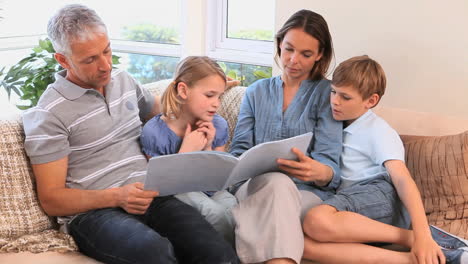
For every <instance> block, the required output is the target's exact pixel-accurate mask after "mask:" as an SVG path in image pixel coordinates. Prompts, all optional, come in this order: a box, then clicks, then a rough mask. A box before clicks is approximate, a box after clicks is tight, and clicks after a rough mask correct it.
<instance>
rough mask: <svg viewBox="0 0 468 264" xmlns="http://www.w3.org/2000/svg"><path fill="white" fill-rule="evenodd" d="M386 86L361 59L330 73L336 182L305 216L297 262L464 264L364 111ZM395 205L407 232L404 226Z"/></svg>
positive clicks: (398, 148)
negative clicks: (338, 136)
mask: <svg viewBox="0 0 468 264" xmlns="http://www.w3.org/2000/svg"><path fill="white" fill-rule="evenodd" d="M385 85H386V78H385V73H384V71H383V69H382V68H381V66H380V65H379V64H378V63H377V62H375V61H374V60H372V59H370V58H369V57H368V56H359V57H354V58H351V59H349V60H346V61H344V62H343V63H341V64H340V65H339V66H338V67H337V68H336V70H335V72H334V74H333V80H332V90H331V97H330V101H331V107H332V113H333V118H334V119H336V120H339V121H343V122H344V127H345V129H344V131H343V153H342V154H341V159H340V167H341V179H342V183H341V185H340V187H339V188H338V190H337V193H336V195H335V196H334V197H333V198H330V199H328V200H325V201H324V202H323V204H322V205H320V206H317V207H315V208H313V209H311V210H310V211H309V212H308V213H307V215H306V217H305V219H304V223H303V226H304V232H305V234H306V239H305V249H304V257H305V258H308V259H313V260H316V261H318V262H320V263H434V264H435V263H445V261H446V260H447V263H468V262H465V261H468V257H467V253H466V252H465V251H464V250H463V249H462V247H467V246H468V245H467V244H466V243H465V242H464V241H462V240H461V239H458V238H457V237H455V236H452V235H450V234H448V233H446V232H444V231H442V230H440V229H437V228H435V227H432V226H431V227H429V224H428V222H427V219H426V216H425V212H424V207H423V203H422V201H421V196H420V194H419V191H418V189H417V186H416V184H415V182H414V180H413V179H412V178H411V175H410V173H409V171H408V169H407V168H406V165H405V163H404V148H403V144H402V142H401V140H400V137H399V136H398V134H397V132H396V131H395V130H393V129H392V128H391V127H390V126H389V125H388V124H387V123H386V122H385V121H384V120H383V119H381V118H380V117H378V116H377V115H375V114H374V113H373V112H372V110H370V109H371V108H373V107H374V106H376V105H377V103H378V102H379V100H380V98H381V97H382V96H383V94H384V92H385ZM400 199H401V201H400ZM401 202H402V203H403V204H404V206H405V207H406V209H407V210H408V212H409V215H410V217H411V223H412V227H413V230H408V229H407V228H408V227H409V223H408V221H407V219H405V218H407V217H405V216H406V212H405V210H404V207H403V206H402V205H401ZM371 242H387V243H394V244H399V245H402V246H405V247H408V248H410V249H411V252H397V251H392V250H386V249H383V248H379V247H374V246H372V245H368V244H364V243H371ZM337 252H339V254H336V253H337ZM444 254H445V256H444ZM439 261H440V262H439Z"/></svg>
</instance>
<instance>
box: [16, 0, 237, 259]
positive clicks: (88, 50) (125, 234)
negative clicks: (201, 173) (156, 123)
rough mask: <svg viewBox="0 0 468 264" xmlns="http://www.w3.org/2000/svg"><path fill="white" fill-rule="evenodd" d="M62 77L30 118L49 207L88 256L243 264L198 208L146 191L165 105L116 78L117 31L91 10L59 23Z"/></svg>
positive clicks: (67, 14) (56, 19)
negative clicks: (148, 147) (152, 141)
mask: <svg viewBox="0 0 468 264" xmlns="http://www.w3.org/2000/svg"><path fill="white" fill-rule="evenodd" d="M48 35H49V38H50V39H51V41H52V43H53V45H54V48H55V50H56V54H55V59H56V60H57V61H58V62H59V63H60V65H62V66H63V67H64V68H65V70H64V71H62V72H59V73H57V74H56V76H55V77H56V81H55V82H54V83H53V84H51V85H49V87H48V88H47V90H46V91H45V92H44V94H43V95H42V97H41V99H40V100H39V103H38V105H37V107H35V108H32V109H31V110H29V111H27V112H26V113H25V114H24V116H23V123H24V129H25V134H26V140H25V148H26V152H27V154H28V156H29V158H30V160H31V163H32V168H33V171H34V175H35V178H36V181H37V190H38V195H39V200H40V203H41V205H42V207H43V208H44V210H45V211H46V213H48V214H49V215H51V216H58V217H59V218H58V220H59V223H61V224H62V225H64V226H66V227H67V229H68V231H69V233H70V234H71V235H72V236H73V238H74V239H75V241H76V243H77V245H78V247H79V248H80V250H81V251H82V252H83V253H84V254H86V255H88V256H90V257H92V258H95V259H97V260H99V261H102V262H105V263H177V262H179V263H238V260H237V257H236V254H235V252H234V250H233V249H232V248H231V247H230V246H229V245H228V244H227V242H226V241H224V240H223V239H222V237H221V236H219V235H218V234H217V233H216V231H215V230H214V229H213V228H212V227H211V226H210V225H209V223H208V222H206V221H205V220H204V218H203V217H202V216H201V215H200V214H199V213H198V212H197V211H196V210H195V209H193V208H192V207H190V206H188V205H186V204H184V203H182V202H180V201H179V200H177V199H176V198H174V197H172V196H166V197H157V196H158V193H157V192H154V191H147V190H144V188H143V184H142V181H143V179H144V177H145V174H146V158H145V156H144V155H143V154H142V152H141V150H140V146H139V143H138V138H139V136H140V129H141V124H142V120H144V119H148V118H150V117H152V116H153V115H154V114H156V113H158V112H159V104H158V103H157V102H158V101H155V99H154V98H153V97H152V96H151V94H150V93H149V92H148V91H146V90H145V89H144V88H143V87H141V85H139V84H138V83H137V82H136V81H135V80H134V79H133V78H131V77H130V76H129V75H128V74H127V73H125V72H123V71H115V72H114V71H112V51H111V48H110V42H109V38H108V36H107V29H106V26H105V25H104V23H103V22H102V20H101V19H100V18H99V16H98V15H97V14H96V13H95V12H94V11H93V10H91V9H89V8H87V7H85V6H82V5H68V6H65V7H63V8H62V9H60V10H59V11H58V12H57V13H56V14H55V15H54V16H53V17H52V18H51V19H50V21H49V24H48Z"/></svg>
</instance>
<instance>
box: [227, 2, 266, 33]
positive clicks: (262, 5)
mask: <svg viewBox="0 0 468 264" xmlns="http://www.w3.org/2000/svg"><path fill="white" fill-rule="evenodd" d="M247 6H248V8H246V7H247ZM226 26H227V29H228V30H227V37H228V38H236V39H250V40H264V41H273V30H274V11H273V5H272V1H271V0H256V1H252V0H228V1H227V25H226Z"/></svg>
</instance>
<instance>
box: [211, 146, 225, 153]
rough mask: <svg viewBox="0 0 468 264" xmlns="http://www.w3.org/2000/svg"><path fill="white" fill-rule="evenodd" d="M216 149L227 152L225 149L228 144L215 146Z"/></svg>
mask: <svg viewBox="0 0 468 264" xmlns="http://www.w3.org/2000/svg"><path fill="white" fill-rule="evenodd" d="M214 151H221V152H225V151H226V145H222V146H219V147H216V148H214Z"/></svg>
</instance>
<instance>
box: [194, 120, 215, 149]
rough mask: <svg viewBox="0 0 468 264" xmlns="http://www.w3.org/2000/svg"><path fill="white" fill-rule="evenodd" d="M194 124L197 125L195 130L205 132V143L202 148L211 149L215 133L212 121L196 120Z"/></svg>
mask: <svg viewBox="0 0 468 264" xmlns="http://www.w3.org/2000/svg"><path fill="white" fill-rule="evenodd" d="M196 125H197V126H198V129H197V131H199V132H202V133H205V136H206V144H205V147H204V148H203V150H212V145H213V140H214V138H215V135H216V128H215V127H214V125H213V122H204V121H198V122H197V123H196Z"/></svg>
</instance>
